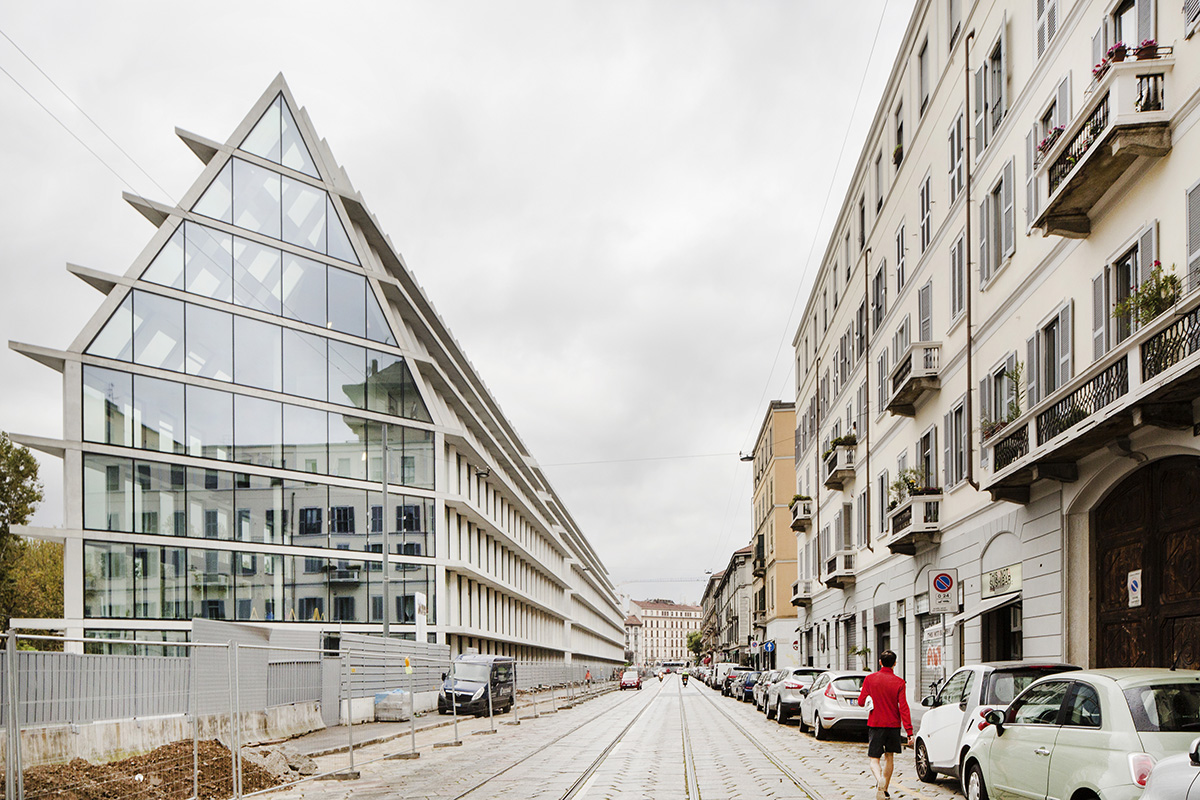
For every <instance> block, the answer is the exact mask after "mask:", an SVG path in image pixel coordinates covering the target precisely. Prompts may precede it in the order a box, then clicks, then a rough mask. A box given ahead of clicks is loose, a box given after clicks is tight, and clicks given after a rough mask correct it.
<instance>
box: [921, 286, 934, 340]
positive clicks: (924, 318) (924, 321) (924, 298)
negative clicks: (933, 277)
mask: <svg viewBox="0 0 1200 800" xmlns="http://www.w3.org/2000/svg"><path fill="white" fill-rule="evenodd" d="M917 306H918V309H919V314H920V318H921V324H920V327H921V329H920V331H919V332H918V338H919V339H920V340H921V341H922V342H929V341H932V340H933V283H932V282H930V283H926V284H925V285H924V286H922V287H921V289H920V291H919V292H917Z"/></svg>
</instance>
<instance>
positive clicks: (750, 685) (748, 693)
mask: <svg viewBox="0 0 1200 800" xmlns="http://www.w3.org/2000/svg"><path fill="white" fill-rule="evenodd" d="M760 675H762V673H761V672H747V673H746V674H745V675H744V676H742V677H741V678H739V679H738V684H739V685H738V689H739V691H738V693H737V699H738V700H741V701H742V702H743V703H749V702H752V701H753V700H754V684H756V683H758V677H759V676H760Z"/></svg>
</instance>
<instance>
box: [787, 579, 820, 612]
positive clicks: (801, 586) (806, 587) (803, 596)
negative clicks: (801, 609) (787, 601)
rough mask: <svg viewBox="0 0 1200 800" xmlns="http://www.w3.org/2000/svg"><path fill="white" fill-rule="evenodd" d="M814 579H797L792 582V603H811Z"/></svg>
mask: <svg viewBox="0 0 1200 800" xmlns="http://www.w3.org/2000/svg"><path fill="white" fill-rule="evenodd" d="M814 583H815V581H809V580H798V581H796V582H795V583H793V584H792V605H794V606H807V605H812V600H813V592H814V586H813V584H814Z"/></svg>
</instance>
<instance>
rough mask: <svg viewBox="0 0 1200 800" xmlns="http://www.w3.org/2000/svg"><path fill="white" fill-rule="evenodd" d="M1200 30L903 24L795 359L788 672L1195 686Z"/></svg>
mask: <svg viewBox="0 0 1200 800" xmlns="http://www.w3.org/2000/svg"><path fill="white" fill-rule="evenodd" d="M1197 25H1200V4H1197V3H1195V2H1191V1H1190V0H1189V2H1186V3H1183V4H1165V3H1155V2H1153V0H1037V2H1023V1H1022V2H1013V1H1012V0H991V1H990V2H989V1H987V0H980V2H971V1H970V0H921V2H918V3H917V6H916V8H915V10H914V12H913V15H912V18H911V20H910V22H909V25H908V28H907V30H906V33H905V36H904V40H903V44H902V46H901V49H900V51H899V53H898V55H897V57H896V60H895V63H894V65H893V69H892V73H891V76H890V78H889V81H888V84H887V87H886V89H885V92H884V94H883V97H882V99H881V101H880V103H879V106H878V110H877V112H876V115H875V118H874V121H873V123H872V127H871V130H870V133H869V135H868V137H867V142H866V146H865V147H864V148H863V150H862V152H861V153H860V155H859V159H858V163H857V167H856V170H855V173H854V176H853V179H852V182H851V184H850V189H849V191H848V193H847V195H846V197H845V198H844V200H843V202H842V205H841V211H840V214H839V216H838V219H837V222H836V226H835V228H834V233H833V235H832V237H831V238H830V240H829V242H828V245H827V247H826V249H825V251H824V255H823V259H822V262H821V266H820V272H819V274H818V276H817V279H816V283H815V286H814V290H813V292H812V294H811V295H810V297H809V300H808V303H807V306H806V308H805V312H804V316H803V319H802V322H801V324H800V326H799V327H798V329H797V331H796V335H795V339H794V342H793V344H794V347H795V355H796V374H797V385H796V407H797V410H798V413H797V425H796V445H795V454H796V485H797V487H798V491H799V493H801V494H808V495H812V497H813V501H812V503H811V504H805V503H797V504H796V505H795V506H793V528H794V529H795V530H796V531H797V537H798V547H799V552H800V553H801V564H802V566H801V575H800V580H798V582H797V587H796V591H795V592H794V595H793V602H794V603H795V604H796V605H797V606H798V607H800V608H801V609H802V611H801V614H800V623H799V625H800V630H801V645H802V650H801V652H802V656H803V659H804V660H805V661H806V662H807V663H812V664H816V665H820V666H825V665H831V666H851V665H856V664H857V659H856V656H855V654H856V653H859V654H861V652H862V650H864V649H866V650H869V651H871V652H872V653H878V652H879V651H881V650H883V649H886V648H891V649H894V650H896V651H897V652H898V653H899V654H900V667H899V669H900V671H901V674H903V675H904V676H905V677H906V678H908V679H909V685H910V687H913V686H915V685H921V686H924V685H927V684H928V683H929V682H930V681H932V680H933V679H935V678H937V677H940V676H941V675H942V674H943V673H944V672H945V671H946V670H951V669H953V668H954V667H955V666H957V665H958V664H961V663H964V662H972V661H979V660H981V659H982V660H990V659H1006V658H1022V657H1024V658H1036V659H1049V660H1065V661H1070V662H1073V663H1076V664H1081V665H1088V666H1097V667H1105V666H1118V665H1134V666H1149V665H1162V666H1170V665H1172V664H1177V665H1178V666H1181V667H1182V666H1189V667H1193V668H1194V667H1198V666H1200V662H1198V661H1197V658H1198V656H1197V652H1198V651H1197V649H1196V648H1195V647H1194V642H1195V641H1196V640H1197V637H1200V586H1198V585H1197V584H1196V581H1195V569H1194V568H1191V567H1189V566H1188V565H1194V564H1195V563H1197V560H1198V559H1200V537H1197V536H1195V530H1196V526H1197V523H1198V522H1200V504H1197V503H1196V502H1194V500H1195V498H1197V497H1200V448H1198V447H1197V444H1196V439H1195V438H1194V436H1195V433H1196V431H1198V430H1200V428H1197V427H1196V421H1197V419H1198V418H1200V415H1198V413H1197V411H1198V409H1197V402H1196V398H1197V396H1200V352H1198V350H1200V345H1198V343H1200V336H1198V335H1197V332H1198V331H1200V292H1197V291H1196V290H1197V288H1200V188H1198V187H1200V159H1198V158H1197V155H1196V154H1197V153H1200V129H1197V127H1196V123H1197V121H1200V40H1198V38H1197V37H1195V36H1194V34H1195V31H1196V28H1197ZM1122 43H1123V46H1121V45H1122ZM1143 43H1144V46H1141V45H1143ZM1158 262H1161V264H1162V265H1163V266H1165V267H1166V270H1167V272H1168V273H1169V274H1171V275H1173V276H1174V277H1173V278H1165V279H1164V278H1162V276H1161V274H1160V273H1159V272H1157V271H1156V269H1155V267H1156V264H1157V263H1158ZM1172 281H1173V282H1174V287H1175V290H1174V292H1173V291H1172ZM1131 295H1132V298H1133V300H1132V303H1130V302H1123V301H1126V300H1127V299H1128V298H1130V297H1131ZM1153 295H1160V296H1162V295H1166V296H1167V299H1166V301H1165V302H1156V301H1155V300H1154V299H1153ZM1131 305H1132V309H1131V308H1130V306H1131ZM1139 310H1140V312H1141V313H1139ZM1154 312H1161V313H1158V314H1157V315H1155V313H1154ZM947 569H953V570H957V577H958V581H957V586H956V587H955V588H954V589H953V590H952V595H955V596H954V597H952V599H956V600H957V601H958V608H959V611H958V612H957V613H955V614H952V615H947V616H946V617H945V625H944V627H943V617H942V615H940V614H934V613H930V612H931V610H932V609H931V601H930V596H929V586H930V581H929V577H930V575H931V574H933V573H935V572H941V571H943V570H947ZM943 642H945V646H943ZM912 691H913V692H914V694H919V692H920V690H919V689H914V690H912Z"/></svg>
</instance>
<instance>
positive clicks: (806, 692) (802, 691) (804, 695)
mask: <svg viewBox="0 0 1200 800" xmlns="http://www.w3.org/2000/svg"><path fill="white" fill-rule="evenodd" d="M800 696H801V697H808V687H807V686H806V687H804V688H803V689H801V690H800Z"/></svg>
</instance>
